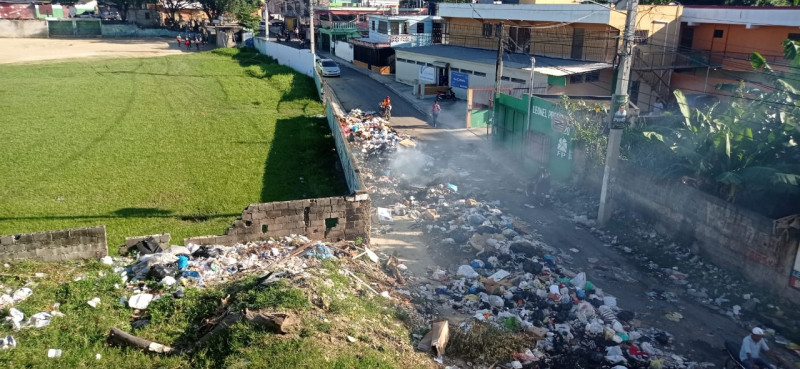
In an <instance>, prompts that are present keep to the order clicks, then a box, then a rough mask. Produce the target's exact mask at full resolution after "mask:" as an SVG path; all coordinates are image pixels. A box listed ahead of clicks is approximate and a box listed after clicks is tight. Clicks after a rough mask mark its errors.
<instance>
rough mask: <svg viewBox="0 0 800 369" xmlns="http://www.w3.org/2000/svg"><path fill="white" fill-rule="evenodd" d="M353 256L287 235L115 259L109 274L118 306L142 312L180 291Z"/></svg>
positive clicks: (350, 251) (292, 272) (350, 249)
mask: <svg viewBox="0 0 800 369" xmlns="http://www.w3.org/2000/svg"><path fill="white" fill-rule="evenodd" d="M142 242H145V241H142ZM139 249H140V250H142V249H143V248H139ZM356 251H357V249H355V248H354V247H353V246H352V245H341V247H336V246H334V245H332V244H330V243H323V242H318V241H312V240H310V239H309V238H307V237H305V236H302V235H292V236H286V237H282V238H280V239H277V240H269V241H255V242H248V243H246V244H236V245H233V246H222V245H215V246H198V245H194V244H189V245H188V246H187V247H184V246H172V247H170V248H169V249H167V250H165V251H162V252H158V253H140V254H139V256H138V258H137V259H136V260H135V261H133V262H131V259H129V258H119V259H116V260H115V261H114V264H115V267H114V272H115V273H118V274H119V275H120V277H121V278H122V281H123V282H125V283H126V287H127V290H128V291H129V292H130V296H123V297H122V298H121V299H120V302H121V303H123V304H125V303H126V304H127V305H128V306H129V307H130V308H133V309H146V308H147V306H148V305H149V304H150V302H151V301H153V300H157V299H158V298H160V297H162V296H163V295H164V294H165V293H171V294H172V296H173V297H174V298H181V297H183V296H184V293H185V289H186V288H199V287H205V286H209V285H216V284H220V283H226V282H230V281H233V280H236V279H239V278H242V277H245V276H248V275H264V274H266V273H268V272H275V271H280V272H282V273H285V274H287V275H295V274H300V273H302V272H303V271H304V270H305V269H306V268H307V267H308V263H307V260H308V258H309V257H315V258H316V259H328V258H335V257H336V256H335V255H336V254H338V255H339V256H342V255H348V256H352V255H354V253H355V252H356ZM148 280H150V281H157V282H160V283H158V288H157V289H156V290H152V289H151V288H150V287H148V283H146V281H148Z"/></svg>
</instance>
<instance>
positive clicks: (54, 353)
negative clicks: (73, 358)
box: [47, 349, 61, 359]
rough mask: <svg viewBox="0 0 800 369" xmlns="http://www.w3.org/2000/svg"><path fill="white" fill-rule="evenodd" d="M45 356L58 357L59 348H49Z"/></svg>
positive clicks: (59, 354)
mask: <svg viewBox="0 0 800 369" xmlns="http://www.w3.org/2000/svg"><path fill="white" fill-rule="evenodd" d="M47 357H49V358H51V359H52V358H58V357H61V350H59V349H49V350H47Z"/></svg>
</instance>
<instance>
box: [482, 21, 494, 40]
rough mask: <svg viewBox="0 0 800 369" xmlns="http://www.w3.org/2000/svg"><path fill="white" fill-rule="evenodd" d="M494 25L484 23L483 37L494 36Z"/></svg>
mask: <svg viewBox="0 0 800 369" xmlns="http://www.w3.org/2000/svg"><path fill="white" fill-rule="evenodd" d="M492 27H493V26H492V24H491V23H484V24H483V37H492Z"/></svg>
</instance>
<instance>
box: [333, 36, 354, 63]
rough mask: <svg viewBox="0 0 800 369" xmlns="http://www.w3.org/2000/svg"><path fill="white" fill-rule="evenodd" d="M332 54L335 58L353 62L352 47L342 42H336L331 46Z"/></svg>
mask: <svg viewBox="0 0 800 369" xmlns="http://www.w3.org/2000/svg"><path fill="white" fill-rule="evenodd" d="M333 52H334V54H335V55H336V56H338V57H340V58H342V59H344V60H347V61H349V62H351V63H352V62H353V45H352V44H350V43H347V42H344V41H336V44H334V46H333Z"/></svg>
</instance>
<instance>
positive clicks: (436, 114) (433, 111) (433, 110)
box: [431, 101, 442, 128]
mask: <svg viewBox="0 0 800 369" xmlns="http://www.w3.org/2000/svg"><path fill="white" fill-rule="evenodd" d="M441 112H442V107H441V106H439V102H438V101H434V102H433V108H431V115H432V116H433V128H436V121H437V119H438V118H439V113H441Z"/></svg>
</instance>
